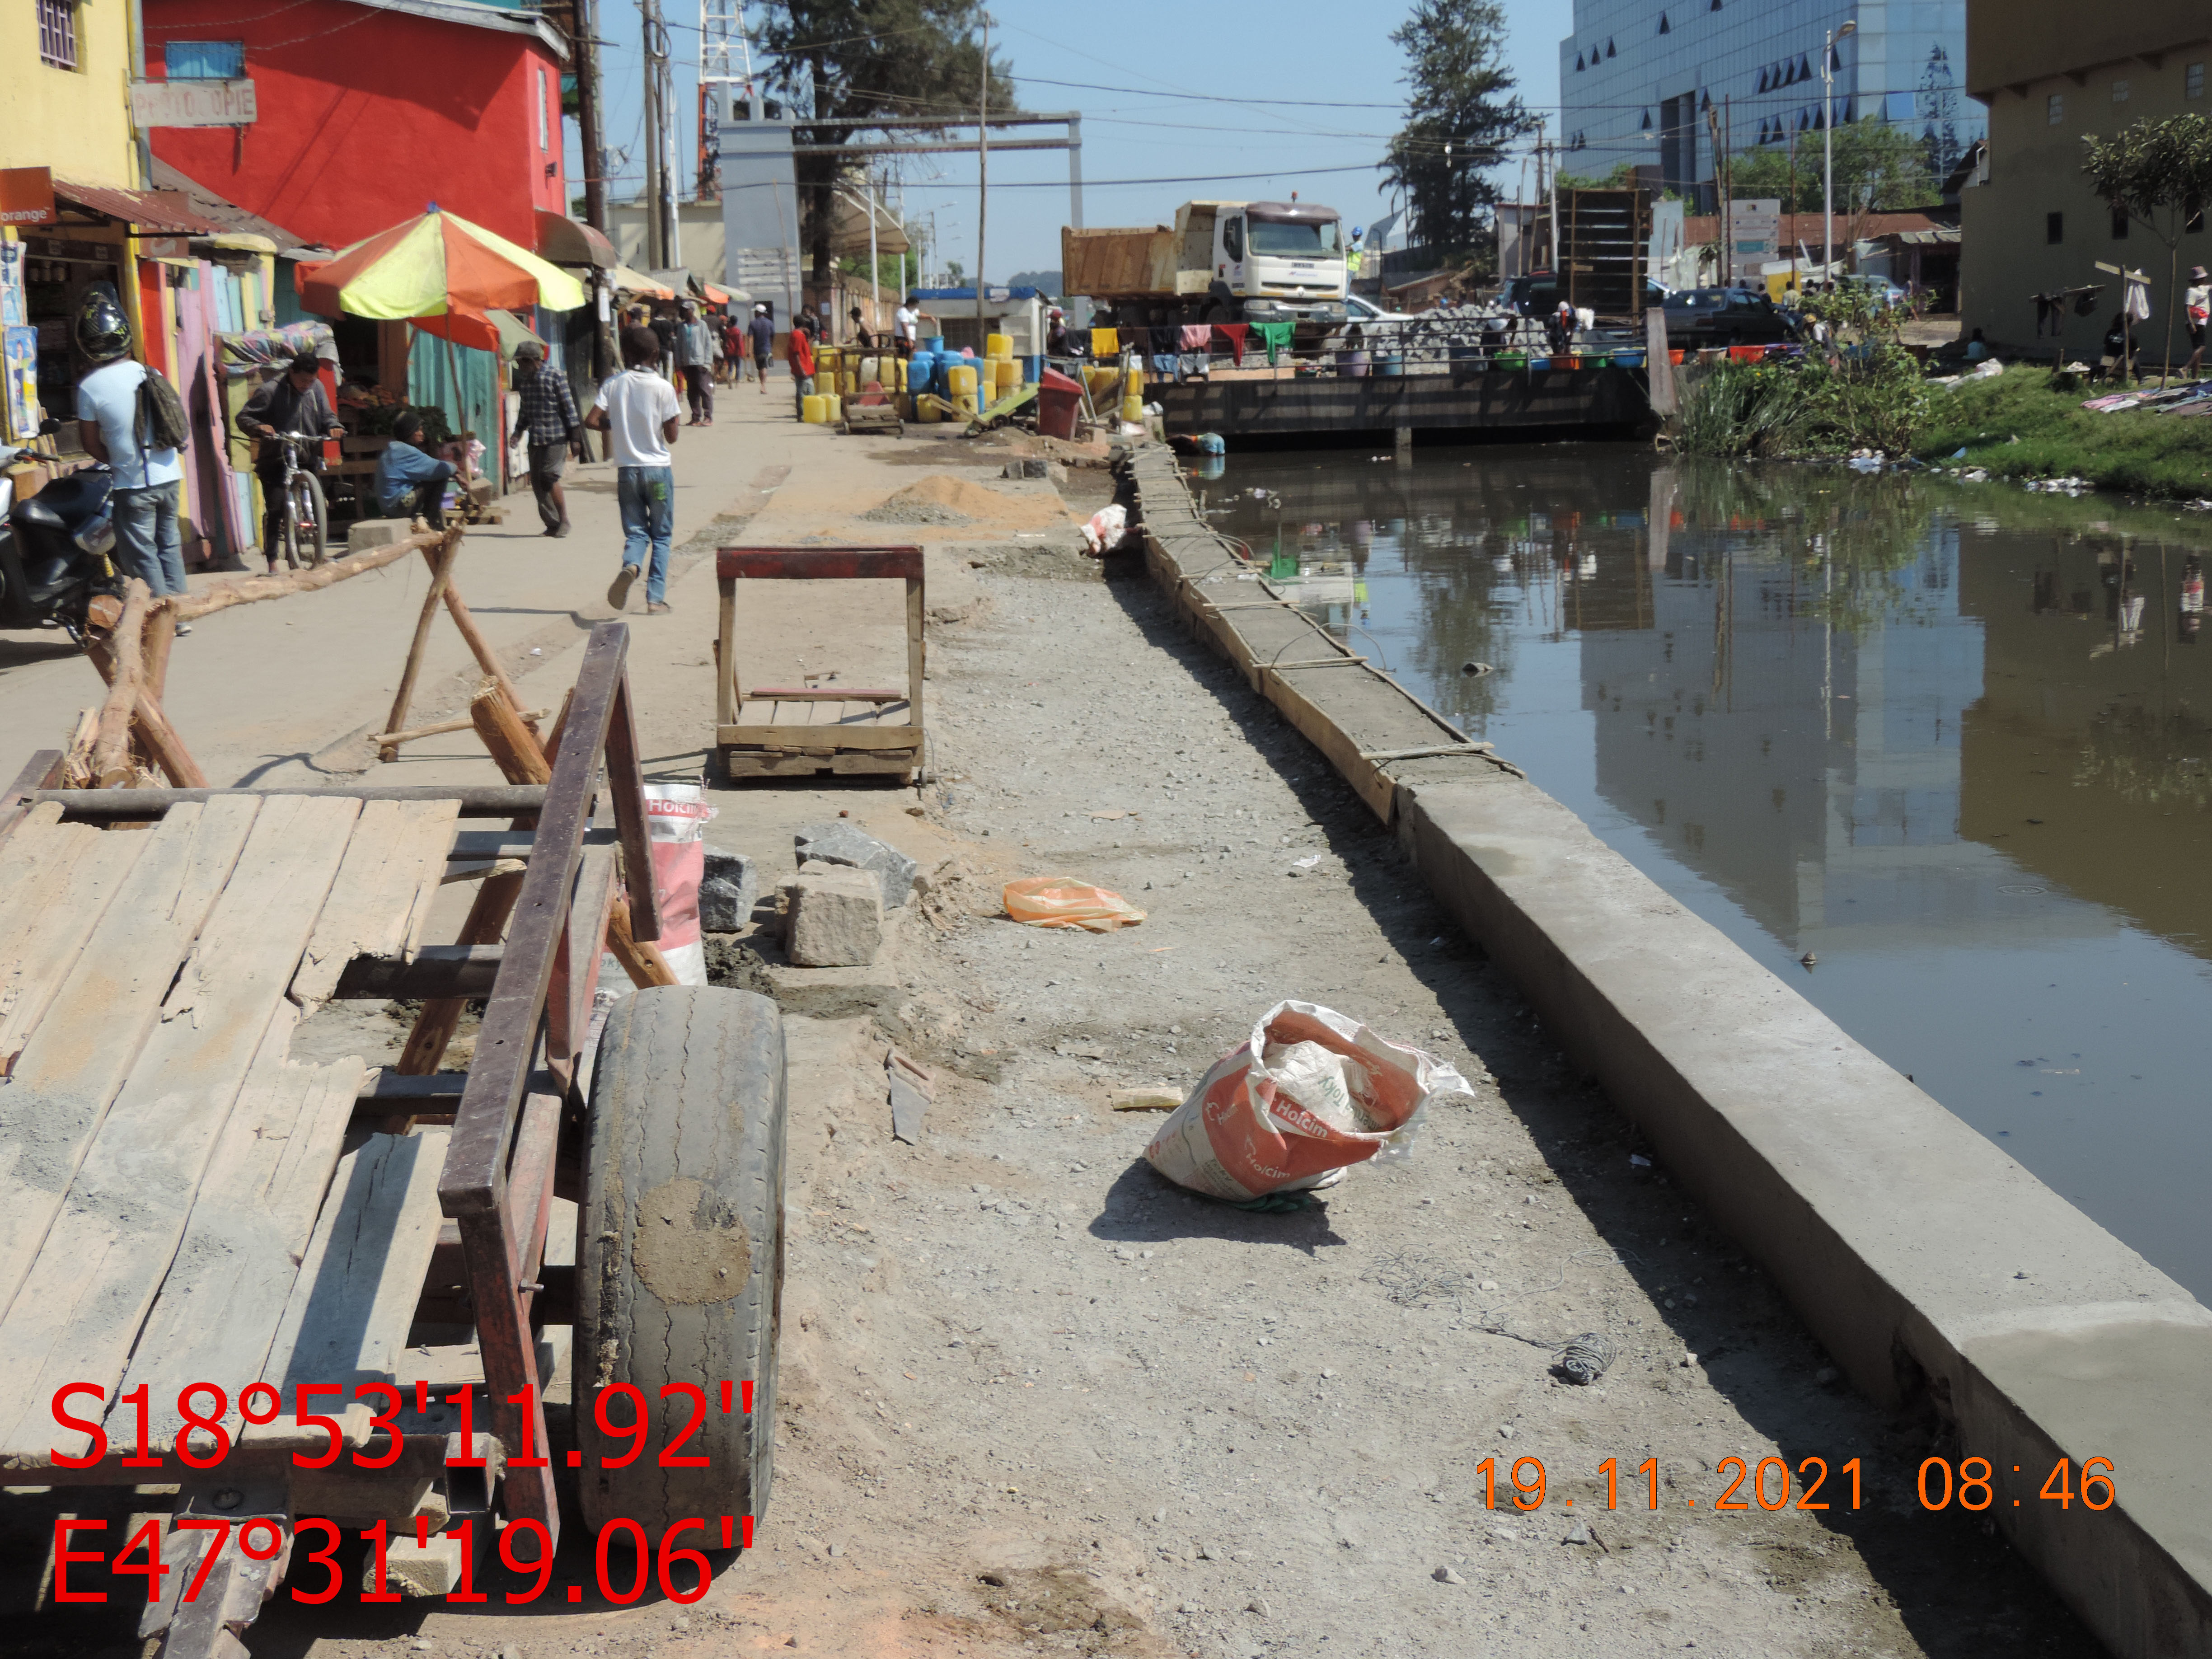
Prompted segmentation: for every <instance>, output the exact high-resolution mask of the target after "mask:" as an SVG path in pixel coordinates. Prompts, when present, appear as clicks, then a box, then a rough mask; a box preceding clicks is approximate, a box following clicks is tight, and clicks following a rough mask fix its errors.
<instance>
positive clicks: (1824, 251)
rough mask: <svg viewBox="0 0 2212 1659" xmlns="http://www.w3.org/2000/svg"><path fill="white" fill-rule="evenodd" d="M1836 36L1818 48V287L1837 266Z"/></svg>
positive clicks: (1827, 281)
mask: <svg viewBox="0 0 2212 1659" xmlns="http://www.w3.org/2000/svg"><path fill="white" fill-rule="evenodd" d="M1835 61H1836V32H1835V31H1834V30H1833V29H1830V30H1829V31H1828V39H1827V41H1826V44H1825V45H1824V46H1821V48H1820V283H1821V286H1822V287H1824V288H1825V287H1826V286H1828V285H1829V284H1830V283H1832V282H1833V280H1834V276H1835V273H1834V270H1833V266H1834V264H1835V263H1836V71H1835Z"/></svg>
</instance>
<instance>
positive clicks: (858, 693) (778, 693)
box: [714, 547, 924, 782]
mask: <svg viewBox="0 0 2212 1659" xmlns="http://www.w3.org/2000/svg"><path fill="white" fill-rule="evenodd" d="M714 574H715V579H716V581H717V583H718V584H719V586H720V589H721V600H722V603H721V625H720V635H719V636H718V638H717V640H716V641H715V662H716V664H717V665H718V666H717V669H716V672H715V726H714V742H715V745H716V746H717V747H718V748H720V750H721V751H722V763H723V767H724V769H725V770H726V773H727V775H729V776H731V777H732V778H757V777H792V776H800V777H804V776H811V775H814V774H816V773H822V772H828V773H842V774H856V773H857V774H866V775H878V776H890V777H896V778H897V779H899V780H900V781H902V782H904V781H909V780H911V779H912V778H913V777H914V776H915V775H916V774H918V773H919V772H920V771H921V764H922V742H923V727H922V713H921V710H922V694H921V686H922V674H923V669H924V647H923V639H922V615H923V609H922V607H923V592H922V556H921V549H920V548H918V547H725V548H723V549H721V550H720V551H719V552H718V553H717V554H716V556H715V566H714ZM871 579H872V580H893V581H903V582H904V583H905V584H906V651H907V685H906V690H905V691H904V692H903V693H902V692H899V691H896V690H880V691H872V690H861V689H859V688H853V689H844V688H839V687H834V686H827V685H817V686H809V687H803V688H801V687H789V688H781V687H778V688H756V689H755V690H750V691H749V690H745V689H744V682H743V678H742V676H741V674H740V671H739V665H738V658H737V641H736V634H737V617H738V584H739V583H740V582H743V581H747V580H753V581H791V580H871Z"/></svg>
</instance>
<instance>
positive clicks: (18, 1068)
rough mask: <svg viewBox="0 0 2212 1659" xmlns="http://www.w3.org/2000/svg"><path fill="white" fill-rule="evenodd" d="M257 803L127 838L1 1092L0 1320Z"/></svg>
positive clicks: (235, 803)
mask: <svg viewBox="0 0 2212 1659" xmlns="http://www.w3.org/2000/svg"><path fill="white" fill-rule="evenodd" d="M260 806H261V803H260V802H259V801H258V799H250V798H241V797H238V796H231V797H228V798H226V799H222V800H220V801H216V802H212V803H210V805H206V806H197V805H185V806H179V807H178V808H176V809H175V810H174V811H172V812H171V813H170V814H169V816H168V817H167V818H165V819H163V820H162V821H161V823H159V824H157V825H155V827H154V829H152V831H150V832H149V833H147V834H143V835H135V836H125V837H124V839H126V840H132V841H143V842H145V843H146V848H145V850H144V851H143V853H142V854H140V855H139V858H138V862H137V866H135V867H134V868H133V869H132V871H131V876H130V878H129V879H128V880H127V881H125V883H124V884H123V887H122V890H120V891H119V892H118V894H117V895H116V898H115V902H113V903H112V904H111V905H109V906H108V908H107V913H106V915H103V916H102V917H101V918H100V925H99V926H98V927H95V928H94V929H93V931H92V934H91V937H90V938H88V939H87V940H86V941H85V946H84V949H83V950H82V951H80V952H78V954H77V959H76V964H75V965H74V966H73V967H71V968H70V972H69V976H68V978H67V979H65V980H64V981H63V983H62V987H61V989H60V991H59V992H58V994H56V996H55V998H54V1000H53V1003H52V1006H50V1007H49V1008H48V1009H47V1011H46V1018H44V1019H43V1020H41V1021H40V1024H39V1029H38V1030H36V1031H34V1032H33V1034H32V1036H31V1040H30V1041H29V1042H27V1043H26V1044H25V1045H24V1048H23V1052H22V1053H21V1054H20V1055H18V1056H17V1057H16V1060H15V1069H14V1073H13V1079H12V1081H10V1082H9V1085H7V1086H6V1087H5V1088H0V1312H4V1311H5V1310H7V1308H8V1307H9V1304H10V1303H11V1302H12V1301H13V1300H14V1298H15V1293H16V1291H18V1290H20V1289H21V1286H22V1283H23V1279H24V1276H25V1275H26V1274H27V1273H29V1271H30V1268H31V1263H32V1261H33V1260H35V1259H36V1257H37V1255H38V1254H39V1247H40V1244H41V1243H42V1242H43V1241H44V1240H45V1238H46V1231H47V1229H48V1228H49V1227H50V1226H51V1225H52V1223H53V1218H54V1216H55V1214H56V1212H58V1210H59V1209H60V1208H61V1204H62V1198H63V1194H65V1193H67V1192H68V1191H69V1188H70V1182H71V1181H72V1180H73V1179H74V1178H75V1177H76V1170H77V1166H78V1164H80V1163H81V1162H82V1160H83V1158H84V1153H85V1149H86V1147H88V1146H90V1145H91V1144H92V1138H93V1135H94V1132H95V1131H96V1130H97V1129H98V1128H99V1127H100V1121H101V1120H102V1119H103V1118H104V1117H105V1116H106V1112H107V1108H108V1103H109V1102H110V1101H112V1100H113V1099H114V1097H115V1093H116V1091H117V1090H118V1089H120V1088H121V1087H122V1086H123V1080H124V1079H125V1078H126V1077H127V1076H129V1075H130V1073H131V1066H132V1064H133V1063H134V1062H135V1061H136V1060H137V1057H138V1052H139V1049H140V1048H142V1047H143V1044H144V1043H145V1042H146V1038H147V1035H148V1033H149V1032H150V1031H151V1030H153V1029H154V1023H155V1017H156V1016H157V1015H158V1014H159V1013H160V1012H161V1000H162V999H163V998H164V997H166V996H167V994H168V993H169V988H170V986H171V985H172V984H173V982H174V981H175V979H176V977H177V969H178V968H179V966H180V965H181V964H182V963H183V962H184V960H185V956H186V954H187V953H188V952H189V951H191V946H192V941H193V939H196V938H197V936H198V934H199V931H200V927H201V926H202V924H203V923H204V922H205V921H206V920H207V916H208V912H209V911H210V909H211V908H214V905H215V902H216V896H218V895H219V894H220V893H221V892H222V889H223V884H224V882H225V881H227V880H228V878H229V876H230V872H231V869H232V866H234V865H235V864H236V863H237V861H238V856H239V854H240V851H242V850H243V849H244V848H245V846H246V835H247V832H248V831H249V830H250V829H252V824H253V819H254V817H255V815H256V813H257V812H258V811H259V810H260ZM92 833H94V834H95V835H97V834H99V833H100V831H97V830H94V831H93V832H92Z"/></svg>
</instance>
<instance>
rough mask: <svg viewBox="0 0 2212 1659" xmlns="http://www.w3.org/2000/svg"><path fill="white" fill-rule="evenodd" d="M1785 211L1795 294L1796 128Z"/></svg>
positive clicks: (1794, 291) (1792, 140)
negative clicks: (1788, 195)
mask: <svg viewBox="0 0 2212 1659" xmlns="http://www.w3.org/2000/svg"><path fill="white" fill-rule="evenodd" d="M1785 210H1786V211H1787V212H1788V214H1789V215H1790V218H1789V221H1788V223H1789V227H1790V233H1791V234H1790V292H1791V293H1792V294H1795V293H1796V291H1797V237H1796V229H1797V130H1796V128H1795V127H1792V128H1791V129H1790V200H1789V203H1788V204H1787V205H1786V208H1785Z"/></svg>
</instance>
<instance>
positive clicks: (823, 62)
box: [758, 0, 1016, 285]
mask: <svg viewBox="0 0 2212 1659" xmlns="http://www.w3.org/2000/svg"><path fill="white" fill-rule="evenodd" d="M982 10H983V9H982V6H981V3H980V0H769V5H768V7H767V15H766V16H765V18H764V19H763V23H762V26H761V30H760V34H759V37H758V38H759V42H760V46H761V49H762V52H763V55H764V56H765V58H767V60H768V61H767V69H766V71H765V77H766V79H767V82H768V84H769V88H771V89H772V90H774V91H775V92H778V93H780V94H781V95H782V98H783V101H784V103H785V106H787V108H788V109H789V110H790V112H791V113H792V115H793V118H795V119H796V120H797V122H798V124H799V125H798V127H797V130H796V131H795V133H794V135H793V136H794V137H795V138H796V139H797V141H798V142H799V143H801V144H842V143H848V142H849V141H850V140H851V139H852V138H853V137H854V134H855V133H858V132H862V131H866V128H863V127H853V126H829V125H811V124H812V123H817V122H829V121H865V120H866V119H867V118H869V117H871V116H883V117H891V116H927V115H942V116H943V117H944V118H945V120H946V122H947V123H948V124H951V123H953V122H957V121H959V120H961V119H963V118H965V119H968V120H973V119H974V118H975V100H976V95H977V94H978V93H979V92H981V89H982V88H981V79H982V73H983V48H982V43H981V41H980V40H978V39H977V38H976V34H975V27H976V24H977V23H978V21H980V20H981V15H982ZM990 100H991V108H992V110H993V111H994V112H1000V113H1002V114H1003V113H1012V112H1013V110H1014V109H1015V108H1016V99H1015V95H1014V88H1013V82H1012V78H1011V76H1010V73H1009V70H1008V67H1007V65H1006V62H1005V60H1004V59H1002V58H995V57H994V60H993V62H992V64H991V89H990ZM795 166H796V169H797V173H798V178H799V195H800V197H801V200H802V202H803V204H804V206H805V228H804V233H803V234H804V235H805V243H806V249H807V256H808V262H809V264H810V266H811V272H812V275H811V278H810V280H811V281H812V282H813V283H816V284H817V285H826V284H827V283H828V282H829V272H830V265H831V258H830V252H829V239H830V229H831V227H832V225H833V224H834V223H835V221H836V214H835V212H834V210H833V208H834V204H833V200H832V192H833V191H834V190H835V188H836V183H837V180H838V179H840V178H841V177H842V175H843V174H844V173H846V172H848V170H849V169H850V167H851V166H852V164H851V163H849V162H848V161H844V160H843V159H842V157H839V156H836V155H801V156H799V157H798V158H797V161H796V163H795Z"/></svg>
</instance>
